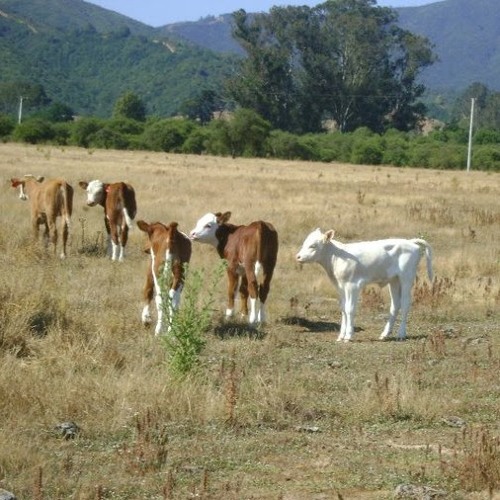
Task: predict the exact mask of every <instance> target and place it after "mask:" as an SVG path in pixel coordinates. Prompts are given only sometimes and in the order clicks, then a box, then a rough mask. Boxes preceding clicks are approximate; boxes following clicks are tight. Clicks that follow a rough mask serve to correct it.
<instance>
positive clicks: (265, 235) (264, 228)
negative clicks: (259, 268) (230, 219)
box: [225, 221, 278, 269]
mask: <svg viewBox="0 0 500 500" xmlns="http://www.w3.org/2000/svg"><path fill="white" fill-rule="evenodd" d="M225 254H226V257H227V258H229V259H230V260H231V257H232V258H236V259H238V260H239V261H240V262H245V261H250V262H256V261H258V262H260V263H261V264H263V265H265V266H266V267H268V268H271V269H273V268H274V266H275V265H276V260H277V254H278V233H277V231H276V229H275V228H274V226H273V225H272V224H270V223H269V222H264V221H255V222H252V223H251V224H248V225H247V226H240V227H238V228H237V230H236V231H235V232H234V233H233V234H231V236H230V237H229V239H228V242H227V245H226V249H225Z"/></svg>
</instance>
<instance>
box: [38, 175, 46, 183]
mask: <svg viewBox="0 0 500 500" xmlns="http://www.w3.org/2000/svg"><path fill="white" fill-rule="evenodd" d="M44 179H45V177H44V176H43V175H39V176H38V177H37V178H36V182H43V181H44Z"/></svg>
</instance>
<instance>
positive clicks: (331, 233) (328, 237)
mask: <svg viewBox="0 0 500 500" xmlns="http://www.w3.org/2000/svg"><path fill="white" fill-rule="evenodd" d="M334 236H335V231H334V230H333V229H329V230H328V231H327V232H326V233H325V241H330V240H333V237H334Z"/></svg>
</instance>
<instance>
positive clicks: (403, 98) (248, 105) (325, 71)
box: [0, 0, 500, 171]
mask: <svg viewBox="0 0 500 500" xmlns="http://www.w3.org/2000/svg"><path fill="white" fill-rule="evenodd" d="M396 21H397V17H396V13H395V11H393V10H392V9H389V8H382V7H378V6H377V5H376V1H375V0H329V1H327V2H325V3H323V4H320V5H318V6H316V7H314V8H309V7H305V6H303V7H273V8H272V9H271V11H270V12H269V14H257V15H252V16H249V15H247V13H246V12H245V11H244V10H239V11H237V12H235V13H234V37H235V39H236V40H237V41H238V42H239V43H240V45H241V46H242V48H243V49H244V50H245V52H246V54H247V57H246V58H243V59H242V60H241V63H240V64H239V66H237V67H236V68H237V69H235V71H234V74H232V75H230V76H229V77H228V78H227V79H226V80H225V82H224V85H222V86H221V88H220V89H214V88H204V89H200V91H199V93H198V94H197V95H196V96H195V97H193V98H190V99H186V100H184V101H183V102H182V103H181V104H180V105H179V107H178V109H177V112H176V113H175V115H176V117H169V118H162V117H158V116H150V115H148V111H147V108H146V106H145V104H144V102H143V100H142V98H141V96H138V95H137V94H135V93H133V92H126V93H124V94H123V95H122V96H120V98H119V99H118V100H117V101H116V103H115V105H114V109H113V113H112V116H111V118H109V119H103V118H95V117H78V119H74V113H73V112H72V110H71V108H70V107H69V106H67V105H65V104H63V103H59V102H52V101H51V100H50V99H49V98H48V97H47V96H46V95H45V92H44V89H43V87H41V86H40V85H38V84H16V85H14V84H10V87H9V85H8V84H3V85H0V137H2V138H3V139H4V140H7V139H14V140H21V141H26V142H31V143H39V142H52V143H56V144H68V145H77V146H82V147H90V148H100V147H104V148H116V149H151V150H155V151H172V152H184V153H195V154H217V155H232V156H269V157H277V158H287V159H303V160H312V161H344V162H354V163H367V164H392V165H397V166H422V167H432V168H463V167H464V166H465V162H466V146H467V140H468V137H467V131H468V118H469V116H468V115H469V105H470V98H471V97H475V98H476V101H477V102H476V109H477V128H476V131H475V137H474V140H475V143H476V144H477V146H478V148H476V149H475V150H474V160H475V162H474V163H475V164H476V165H477V167H478V168H481V169H488V170H494V171H498V170H500V149H499V146H498V144H499V142H500V132H499V130H500V93H497V92H493V91H490V90H489V89H488V88H487V87H486V86H484V85H482V84H480V83H476V84H473V85H471V86H470V87H469V88H468V89H466V91H465V92H464V93H463V94H462V95H461V96H459V98H458V99H457V100H456V103H455V105H454V106H453V109H452V110H451V111H450V116H451V119H450V122H449V123H448V124H447V125H444V126H441V127H440V128H439V129H438V130H435V131H434V132H431V133H430V134H429V135H427V136H423V135H422V134H420V133H419V128H420V127H421V126H422V124H423V123H424V119H425V113H426V109H425V106H424V104H423V103H422V100H421V98H422V96H423V95H424V92H425V88H424V87H423V85H421V84H419V83H418V76H419V74H420V73H421V71H422V70H423V69H424V68H425V67H427V66H428V65H430V64H432V63H433V61H434V60H435V56H434V54H433V53H432V48H431V45H430V43H429V41H428V40H427V39H425V38H423V37H420V36H417V35H414V34H412V33H410V32H408V31H405V30H402V29H401V28H399V27H398V26H397V24H396ZM20 91H21V92H22V93H23V94H24V95H25V96H26V97H27V98H28V101H29V103H30V109H31V112H30V114H29V117H28V118H27V119H26V120H24V121H23V122H22V123H20V124H16V122H15V119H14V118H13V115H14V112H15V109H13V104H12V103H13V102H15V99H13V96H15V95H19V92H20ZM9 106H10V108H9ZM327 124H329V125H330V130H329V131H326V126H327Z"/></svg>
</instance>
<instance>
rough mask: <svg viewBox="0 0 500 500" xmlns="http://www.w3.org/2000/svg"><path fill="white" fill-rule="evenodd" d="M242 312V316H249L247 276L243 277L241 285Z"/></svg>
mask: <svg viewBox="0 0 500 500" xmlns="http://www.w3.org/2000/svg"><path fill="white" fill-rule="evenodd" d="M240 310H241V314H242V316H245V318H246V317H247V316H248V280H247V277H246V275H244V276H242V277H241V283H240Z"/></svg>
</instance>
